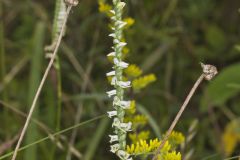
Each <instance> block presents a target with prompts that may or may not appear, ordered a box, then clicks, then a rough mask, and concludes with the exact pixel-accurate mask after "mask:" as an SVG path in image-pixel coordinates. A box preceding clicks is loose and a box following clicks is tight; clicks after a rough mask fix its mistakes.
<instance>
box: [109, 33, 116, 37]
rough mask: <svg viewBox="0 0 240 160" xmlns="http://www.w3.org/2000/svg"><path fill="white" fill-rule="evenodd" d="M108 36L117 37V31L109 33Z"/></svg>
mask: <svg viewBox="0 0 240 160" xmlns="http://www.w3.org/2000/svg"><path fill="white" fill-rule="evenodd" d="M108 36H109V37H113V38H115V37H116V34H115V33H111V34H109V35H108Z"/></svg>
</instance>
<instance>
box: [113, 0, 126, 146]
mask: <svg viewBox="0 0 240 160" xmlns="http://www.w3.org/2000/svg"><path fill="white" fill-rule="evenodd" d="M120 2H121V1H120V0H113V5H114V11H115V17H116V19H115V20H114V28H115V31H114V33H115V35H116V39H117V40H119V41H121V39H122V37H123V35H122V34H123V33H122V32H123V29H122V28H119V25H118V24H117V22H119V21H122V8H119V7H118V5H119V3H120ZM113 43H114V42H113ZM114 50H115V53H116V56H115V57H116V58H117V60H118V61H119V62H120V61H122V48H120V47H117V44H115V45H114ZM115 71H116V81H118V82H119V81H122V77H123V76H122V74H123V70H122V68H121V67H119V66H117V65H115ZM115 88H116V91H117V97H118V98H119V100H120V101H122V100H123V95H124V89H123V88H122V87H120V86H119V85H117V84H116V85H115ZM114 107H116V108H117V117H118V118H119V120H120V122H121V123H123V120H124V115H125V111H124V109H123V108H121V107H118V106H114ZM116 131H117V134H118V139H119V145H120V149H121V150H125V148H126V133H125V132H123V131H122V130H119V129H117V130H116Z"/></svg>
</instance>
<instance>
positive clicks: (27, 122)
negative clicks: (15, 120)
mask: <svg viewBox="0 0 240 160" xmlns="http://www.w3.org/2000/svg"><path fill="white" fill-rule="evenodd" d="M72 6H73V5H71V4H68V8H67V13H66V15H65V18H64V22H63V26H62V29H61V32H60V35H59V37H58V40H57V43H56V46H55V49H54V52H53V55H52V56H51V59H50V61H49V64H48V66H47V68H46V70H45V73H44V75H43V78H42V80H41V82H40V85H39V87H38V90H37V92H36V95H35V96H34V99H33V102H32V105H31V108H30V111H29V114H28V117H27V120H26V122H25V124H24V127H23V129H22V132H21V134H20V137H19V139H18V143H17V145H16V147H15V150H14V153H13V156H12V160H15V159H16V157H17V153H18V149H19V147H20V145H21V143H22V140H23V137H24V135H25V133H26V130H27V128H28V126H29V123H30V120H31V117H32V114H33V111H34V109H35V106H36V102H37V100H38V98H39V95H40V93H41V91H42V88H43V85H44V83H45V81H46V79H47V76H48V73H49V71H50V69H51V67H52V65H53V62H54V60H55V58H56V55H57V51H58V48H59V46H60V43H61V40H62V36H63V33H64V28H65V25H66V22H67V19H68V16H69V13H70V11H71V9H72Z"/></svg>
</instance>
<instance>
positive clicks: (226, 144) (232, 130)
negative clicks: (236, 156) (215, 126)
mask: <svg viewBox="0 0 240 160" xmlns="http://www.w3.org/2000/svg"><path fill="white" fill-rule="evenodd" d="M222 143H223V148H224V154H225V155H226V156H230V155H231V154H232V153H233V152H234V150H235V148H236V147H237V144H238V143H240V119H239V118H238V119H235V120H233V121H231V122H230V123H229V124H227V126H226V128H225V130H224V133H223V135H222Z"/></svg>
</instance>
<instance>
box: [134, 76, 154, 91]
mask: <svg viewBox="0 0 240 160" xmlns="http://www.w3.org/2000/svg"><path fill="white" fill-rule="evenodd" d="M156 80H157V78H156V76H155V75H154V74H149V75H146V76H143V77H140V78H137V79H134V80H133V82H132V87H133V89H134V90H140V89H142V88H145V87H146V86H147V85H149V84H150V83H152V82H155V81H156Z"/></svg>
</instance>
